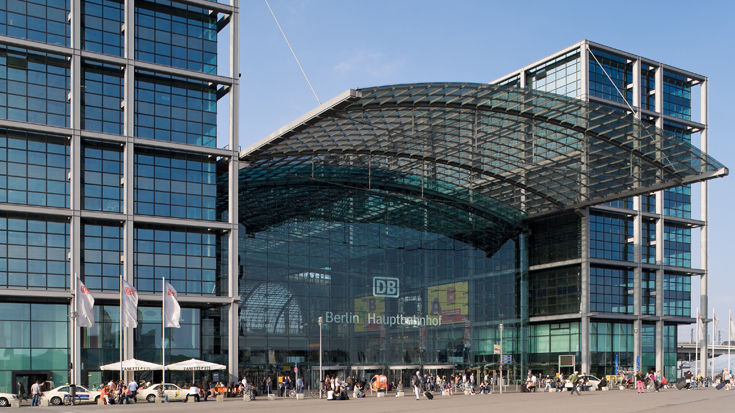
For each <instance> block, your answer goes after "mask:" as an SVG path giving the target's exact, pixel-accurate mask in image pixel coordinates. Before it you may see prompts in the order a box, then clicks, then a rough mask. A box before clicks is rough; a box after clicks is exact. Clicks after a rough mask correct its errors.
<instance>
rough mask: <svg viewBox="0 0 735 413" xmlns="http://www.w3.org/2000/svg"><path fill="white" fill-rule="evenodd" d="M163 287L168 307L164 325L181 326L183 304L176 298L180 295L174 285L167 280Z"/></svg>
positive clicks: (164, 298) (165, 304) (165, 302)
mask: <svg viewBox="0 0 735 413" xmlns="http://www.w3.org/2000/svg"><path fill="white" fill-rule="evenodd" d="M163 289H164V291H163V304H164V307H165V308H166V313H165V314H164V315H163V326H164V327H175V328H179V327H180V326H179V318H180V317H181V306H179V301H178V300H177V299H176V298H177V297H178V296H179V295H178V294H177V293H176V290H175V289H174V287H173V286H172V285H171V284H169V283H167V282H166V281H164V282H163Z"/></svg>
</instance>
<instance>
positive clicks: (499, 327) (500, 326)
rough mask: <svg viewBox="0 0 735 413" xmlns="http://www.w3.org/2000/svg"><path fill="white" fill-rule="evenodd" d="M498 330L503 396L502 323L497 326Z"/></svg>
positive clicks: (501, 391) (501, 392) (501, 390)
mask: <svg viewBox="0 0 735 413" xmlns="http://www.w3.org/2000/svg"><path fill="white" fill-rule="evenodd" d="M498 329H499V330H500V394H503V323H500V325H499V326H498Z"/></svg>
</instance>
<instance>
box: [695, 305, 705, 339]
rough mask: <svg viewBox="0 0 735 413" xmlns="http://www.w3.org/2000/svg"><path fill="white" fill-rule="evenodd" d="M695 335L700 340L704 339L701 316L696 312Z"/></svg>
mask: <svg viewBox="0 0 735 413" xmlns="http://www.w3.org/2000/svg"><path fill="white" fill-rule="evenodd" d="M697 333H698V334H699V339H700V340H701V339H702V338H704V323H703V322H702V315H701V314H699V311H697Z"/></svg>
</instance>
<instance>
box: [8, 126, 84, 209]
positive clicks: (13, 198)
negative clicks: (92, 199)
mask: <svg viewBox="0 0 735 413" xmlns="http://www.w3.org/2000/svg"><path fill="white" fill-rule="evenodd" d="M68 174H69V144H68V140H67V139H66V138H65V137H61V136H53V135H46V134H41V133H33V132H26V131H18V130H7V129H0V202H7V203H10V204H25V205H34V206H48V207H57V208H68V207H69V189H70V188H69V181H68V179H67V176H68Z"/></svg>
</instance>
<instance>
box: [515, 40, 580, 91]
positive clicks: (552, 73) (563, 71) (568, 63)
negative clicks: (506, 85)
mask: <svg viewBox="0 0 735 413" xmlns="http://www.w3.org/2000/svg"><path fill="white" fill-rule="evenodd" d="M526 76H527V80H526V84H527V85H530V86H531V88H533V89H536V90H541V91H544V92H551V93H556V94H559V95H565V96H569V97H577V96H578V95H579V87H580V76H579V51H578V50H575V51H572V52H569V53H567V54H565V55H564V56H559V57H558V58H556V59H554V60H553V61H551V62H547V63H544V64H543V65H541V66H537V67H535V68H533V69H530V70H529V71H528V74H527V75H526Z"/></svg>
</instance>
